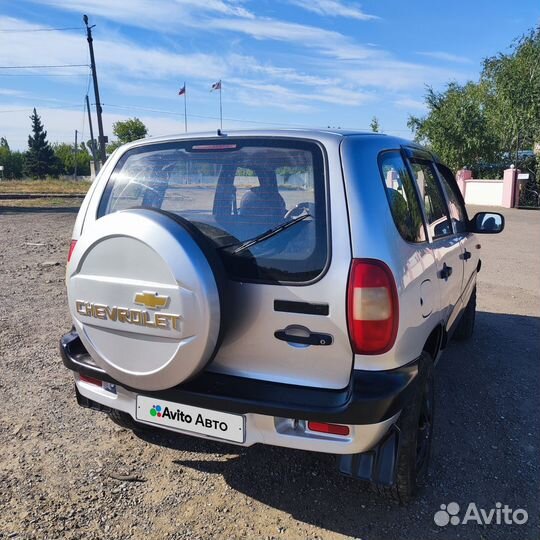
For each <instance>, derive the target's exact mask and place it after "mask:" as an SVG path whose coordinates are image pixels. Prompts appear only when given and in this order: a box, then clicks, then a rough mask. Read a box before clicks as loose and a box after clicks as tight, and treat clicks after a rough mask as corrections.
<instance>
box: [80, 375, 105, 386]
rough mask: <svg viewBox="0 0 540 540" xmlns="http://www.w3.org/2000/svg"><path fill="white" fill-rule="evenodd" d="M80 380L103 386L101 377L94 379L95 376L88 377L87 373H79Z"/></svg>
mask: <svg viewBox="0 0 540 540" xmlns="http://www.w3.org/2000/svg"><path fill="white" fill-rule="evenodd" d="M79 380H80V381H81V382H85V383H88V384H94V385H95V386H99V387H100V388H101V381H100V380H99V379H94V377H87V376H86V375H81V374H79Z"/></svg>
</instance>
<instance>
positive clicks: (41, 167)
mask: <svg viewBox="0 0 540 540" xmlns="http://www.w3.org/2000/svg"><path fill="white" fill-rule="evenodd" d="M30 120H32V135H29V136H28V151H27V152H26V156H25V163H24V173H25V174H26V175H28V176H30V177H32V178H45V177H46V176H47V175H49V174H55V173H56V169H57V163H56V159H55V155H54V151H53V149H52V147H51V145H50V144H49V143H48V141H47V132H46V131H45V130H44V129H43V124H42V123H41V118H40V117H39V115H38V113H37V112H36V109H35V107H34V112H33V113H32V116H30Z"/></svg>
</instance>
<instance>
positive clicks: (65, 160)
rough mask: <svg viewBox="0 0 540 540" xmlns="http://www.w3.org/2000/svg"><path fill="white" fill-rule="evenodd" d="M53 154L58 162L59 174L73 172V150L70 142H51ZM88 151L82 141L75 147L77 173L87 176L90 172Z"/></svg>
mask: <svg viewBox="0 0 540 540" xmlns="http://www.w3.org/2000/svg"><path fill="white" fill-rule="evenodd" d="M53 150H54V154H55V156H56V159H57V161H58V164H59V171H58V172H59V173H60V174H73V173H74V172H75V151H74V148H73V145H72V144H67V143H55V144H53ZM91 159H92V158H91V156H90V153H89V152H88V149H87V147H86V145H85V144H84V143H81V144H80V145H79V148H78V149H77V159H76V162H77V175H81V176H88V175H89V174H90V160H91Z"/></svg>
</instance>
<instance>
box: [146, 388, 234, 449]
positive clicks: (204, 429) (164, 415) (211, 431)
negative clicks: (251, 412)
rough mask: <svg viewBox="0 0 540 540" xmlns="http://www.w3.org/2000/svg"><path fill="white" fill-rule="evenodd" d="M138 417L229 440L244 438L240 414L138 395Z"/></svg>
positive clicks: (157, 424)
mask: <svg viewBox="0 0 540 540" xmlns="http://www.w3.org/2000/svg"><path fill="white" fill-rule="evenodd" d="M137 420H142V421H144V422H148V423H150V424H154V425H156V426H161V427H167V428H172V429H177V430H179V431H187V432H191V433H199V434H201V435H210V436H211V437H218V438H219V439H225V440H227V441H234V442H240V443H241V442H244V417H243V416H241V415H239V414H229V413H223V412H219V411H212V410H210V409H202V408H201V407H192V406H191V405H182V404H181V403H174V402H172V401H165V400H163V399H157V398H151V397H147V396H137Z"/></svg>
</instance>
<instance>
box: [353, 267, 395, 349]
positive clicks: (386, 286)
mask: <svg viewBox="0 0 540 540" xmlns="http://www.w3.org/2000/svg"><path fill="white" fill-rule="evenodd" d="M347 296H348V298H347V308H348V313H347V315H348V322H349V336H350V338H351V344H352V347H353V351H354V352H355V353H357V354H381V353H384V352H386V351H388V350H390V349H391V348H392V346H393V345H394V342H395V340H396V335H397V330H398V322H399V304H398V296H397V289H396V282H395V280H394V276H393V275H392V271H391V270H390V268H388V266H387V265H386V264H385V263H383V262H382V261H378V260H375V259H353V262H352V265H351V270H350V274H349V287H348V291H347Z"/></svg>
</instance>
